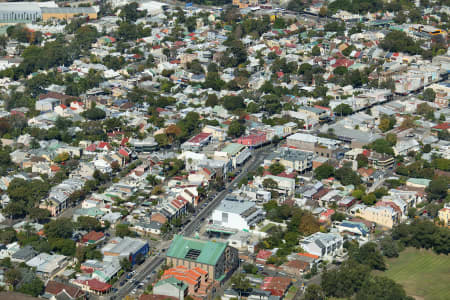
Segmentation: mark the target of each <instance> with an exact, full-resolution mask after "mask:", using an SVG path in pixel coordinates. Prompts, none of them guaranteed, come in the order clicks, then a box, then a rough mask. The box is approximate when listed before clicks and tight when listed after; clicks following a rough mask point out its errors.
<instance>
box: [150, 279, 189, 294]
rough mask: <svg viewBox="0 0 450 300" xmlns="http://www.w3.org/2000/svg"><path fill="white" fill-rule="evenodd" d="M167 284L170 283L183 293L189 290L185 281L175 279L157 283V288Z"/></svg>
mask: <svg viewBox="0 0 450 300" xmlns="http://www.w3.org/2000/svg"><path fill="white" fill-rule="evenodd" d="M166 283H168V284H170V285H172V286H173V287H175V288H177V289H179V290H182V291H184V290H186V289H187V288H188V286H187V285H186V284H185V283H184V282H183V281H181V280H178V279H176V278H175V277H169V278H167V279H163V280H160V281H158V282H157V283H155V287H158V286H160V285H163V284H166Z"/></svg>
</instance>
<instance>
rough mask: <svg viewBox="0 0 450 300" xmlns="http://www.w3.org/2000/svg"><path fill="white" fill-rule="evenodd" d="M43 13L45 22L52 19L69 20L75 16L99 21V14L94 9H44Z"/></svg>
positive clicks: (42, 9)
mask: <svg viewBox="0 0 450 300" xmlns="http://www.w3.org/2000/svg"><path fill="white" fill-rule="evenodd" d="M41 13H42V20H44V21H47V20H50V19H58V20H68V19H72V18H74V17H75V16H85V17H89V19H91V20H95V19H97V12H96V11H95V9H94V8H93V7H43V8H41Z"/></svg>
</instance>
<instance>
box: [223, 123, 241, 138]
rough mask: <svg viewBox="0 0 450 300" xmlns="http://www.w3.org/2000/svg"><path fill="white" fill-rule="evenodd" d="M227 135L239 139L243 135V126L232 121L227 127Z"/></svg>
mask: <svg viewBox="0 0 450 300" xmlns="http://www.w3.org/2000/svg"><path fill="white" fill-rule="evenodd" d="M227 133H228V136H230V137H234V138H236V137H240V136H241V135H243V134H244V133H245V126H244V125H242V124H241V123H240V122H239V121H238V120H233V121H232V122H231V123H230V126H229V127H228V132H227Z"/></svg>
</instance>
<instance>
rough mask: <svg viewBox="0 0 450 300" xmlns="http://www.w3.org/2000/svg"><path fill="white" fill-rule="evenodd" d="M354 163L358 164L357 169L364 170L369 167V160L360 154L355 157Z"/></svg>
mask: <svg viewBox="0 0 450 300" xmlns="http://www.w3.org/2000/svg"><path fill="white" fill-rule="evenodd" d="M356 162H357V163H358V168H365V167H367V166H368V165H369V159H368V158H367V156H365V155H364V154H362V153H361V154H358V155H357V156H356Z"/></svg>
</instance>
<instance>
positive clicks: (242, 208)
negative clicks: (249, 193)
mask: <svg viewBox="0 0 450 300" xmlns="http://www.w3.org/2000/svg"><path fill="white" fill-rule="evenodd" d="M264 217H265V212H264V210H262V209H261V208H258V207H256V203H255V202H251V201H234V200H233V199H224V200H222V202H221V203H220V205H219V206H218V207H217V208H216V209H215V210H214V211H213V212H212V215H211V220H212V223H213V224H214V225H218V226H223V227H226V228H233V229H238V230H249V229H250V227H252V226H253V225H255V224H257V223H258V222H260V221H262V220H263V219H264Z"/></svg>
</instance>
